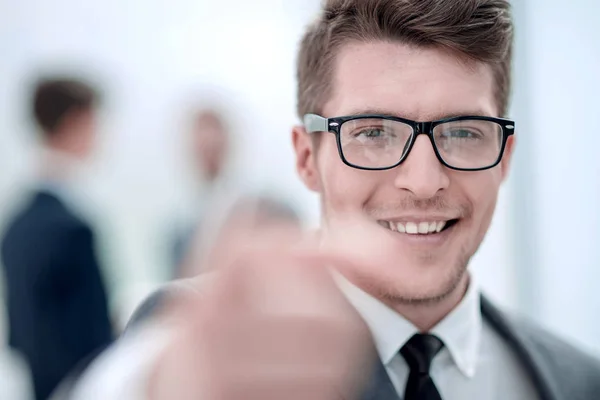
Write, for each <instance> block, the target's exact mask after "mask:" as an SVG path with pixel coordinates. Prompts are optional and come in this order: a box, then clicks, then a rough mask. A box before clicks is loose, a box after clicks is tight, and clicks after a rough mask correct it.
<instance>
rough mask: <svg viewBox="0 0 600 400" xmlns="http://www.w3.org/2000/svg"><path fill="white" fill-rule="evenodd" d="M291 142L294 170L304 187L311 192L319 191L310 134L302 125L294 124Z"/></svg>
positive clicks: (315, 155) (319, 186)
mask: <svg viewBox="0 0 600 400" xmlns="http://www.w3.org/2000/svg"><path fill="white" fill-rule="evenodd" d="M292 144H293V146H294V151H295V153H296V171H297V172H298V175H299V176H300V179H301V180H302V182H304V184H305V185H306V187H307V188H308V189H310V190H312V191H313V192H320V191H321V184H320V180H319V174H318V170H317V152H316V149H315V148H314V143H313V140H312V139H311V137H310V134H309V133H307V132H306V129H304V127H303V126H300V125H298V126H295V127H294V129H293V130H292Z"/></svg>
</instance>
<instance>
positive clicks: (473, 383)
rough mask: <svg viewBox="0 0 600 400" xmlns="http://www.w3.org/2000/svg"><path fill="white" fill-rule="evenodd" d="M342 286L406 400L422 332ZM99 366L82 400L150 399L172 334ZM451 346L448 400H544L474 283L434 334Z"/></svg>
mask: <svg viewBox="0 0 600 400" xmlns="http://www.w3.org/2000/svg"><path fill="white" fill-rule="evenodd" d="M337 278H338V279H336V280H337V281H338V284H339V285H340V288H341V290H342V291H343V292H344V294H345V295H346V297H347V298H348V299H349V301H350V302H351V303H352V304H353V305H354V307H355V308H356V309H357V311H358V312H359V314H360V315H361V316H362V317H363V319H364V320H365V322H366V324H367V325H368V326H369V328H370V330H371V333H372V335H373V337H374V340H375V345H376V348H377V351H378V353H379V357H380V359H381V361H382V363H383V364H384V366H385V368H386V370H387V372H388V374H389V377H390V380H391V381H392V383H393V385H394V387H395V388H396V392H397V393H398V397H399V399H400V400H402V399H403V397H404V388H405V386H406V382H407V379H408V375H409V368H408V365H407V364H406V362H405V361H404V358H403V357H402V356H401V355H400V354H399V351H400V349H401V348H402V346H404V344H405V343H406V342H407V341H408V340H409V339H410V338H411V337H412V336H413V335H414V334H416V333H418V329H417V328H416V327H415V326H414V325H412V324H411V323H410V322H409V321H407V320H406V319H405V318H403V317H402V316H401V315H400V314H398V313H396V312H395V311H393V310H392V309H390V308H389V307H387V306H386V305H384V304H383V303H382V302H380V301H379V300H377V299H375V298H374V297H372V296H370V295H369V294H367V293H365V292H364V291H362V290H361V289H359V288H358V287H356V286H354V285H352V284H351V283H350V282H348V281H347V280H345V279H343V278H341V277H340V276H337ZM134 333H135V334H134V335H130V336H128V337H126V338H125V340H122V341H121V342H120V343H118V344H117V345H116V347H115V348H113V349H112V350H111V351H109V352H108V353H107V354H105V355H104V357H102V358H101V359H100V360H99V361H98V362H96V363H95V364H94V365H93V366H92V368H91V370H90V371H89V372H88V373H87V374H86V376H85V377H84V378H83V379H82V381H81V382H80V384H79V387H78V388H77V390H76V392H75V396H74V400H95V399H98V400H100V399H107V398H123V399H129V400H142V399H145V398H146V397H145V396H144V388H145V387H146V383H147V379H148V373H149V367H150V366H151V365H152V363H153V361H154V360H156V358H157V357H158V354H159V353H160V351H161V350H162V349H163V348H164V346H165V344H166V343H168V340H169V333H168V330H167V329H165V328H163V329H158V328H157V327H153V326H152V325H149V326H146V327H143V328H142V329H140V330H139V332H134ZM430 333H432V334H434V335H436V336H437V337H439V338H440V339H441V340H442V341H443V342H444V345H445V346H444V348H443V349H442V350H441V351H440V353H439V354H438V355H437V356H436V357H435V358H434V360H433V362H432V365H431V370H430V374H431V377H432V379H433V381H434V382H435V384H436V387H437V389H438V391H439V393H440V395H441V397H442V399H444V400H469V399H473V400H483V399H485V400H506V399H511V400H534V399H538V398H539V396H538V395H537V393H536V390H535V388H534V386H533V383H532V382H531V380H530V378H529V377H528V376H527V374H526V371H525V370H524V368H523V367H522V366H521V364H520V363H519V361H518V359H517V358H516V355H515V354H514V351H513V350H512V349H511V348H510V347H509V346H508V345H507V344H506V343H505V341H504V340H503V339H502V338H501V337H500V336H499V335H498V334H497V333H496V332H495V331H494V329H493V328H492V327H491V326H489V325H488V324H487V323H486V322H485V321H483V319H482V316H481V309H480V300H479V289H478V287H477V283H476V281H475V280H474V279H473V278H472V279H471V283H470V285H469V288H468V290H467V293H466V294H465V296H464V298H463V300H462V301H461V302H460V303H459V305H458V306H457V307H456V308H455V309H454V310H453V311H452V312H451V313H450V314H448V315H447V316H446V317H445V318H444V319H443V320H442V321H441V322H440V323H439V324H438V325H437V326H435V327H434V328H433V329H432V330H431V332H430Z"/></svg>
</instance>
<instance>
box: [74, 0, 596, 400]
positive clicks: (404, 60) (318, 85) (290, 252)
mask: <svg viewBox="0 0 600 400" xmlns="http://www.w3.org/2000/svg"><path fill="white" fill-rule="evenodd" d="M323 7H324V9H323V11H322V13H321V15H320V17H319V19H318V20H317V21H316V22H315V24H314V25H312V26H311V27H310V28H309V30H308V32H307V33H306V35H305V37H304V39H303V41H302V44H301V48H300V56H299V61H298V89H299V90H298V111H299V116H300V117H301V118H302V119H303V121H304V124H303V125H302V126H298V127H296V128H295V129H294V130H293V144H294V149H295V151H296V161H297V162H296V165H297V169H298V173H299V175H300V177H301V179H302V181H303V182H304V183H305V184H306V186H307V187H308V188H309V189H310V190H313V191H316V192H318V193H319V194H320V197H321V205H322V214H323V218H322V227H321V229H320V231H319V235H318V238H317V239H316V241H317V243H318V244H317V245H315V244H314V243H312V242H311V241H310V240H308V239H306V238H305V240H304V241H303V242H301V244H297V243H298V242H297V241H295V240H294V238H295V237H294V234H293V233H289V232H288V233H287V234H286V231H285V229H284V228H283V227H280V229H274V228H273V227H272V226H270V228H269V229H265V232H262V234H261V232H257V231H256V229H255V230H247V231H244V229H243V226H244V218H243V217H240V218H239V224H237V225H238V226H237V227H236V228H235V229H234V228H230V229H231V232H229V240H228V241H227V240H224V239H223V240H222V241H221V242H220V243H219V244H218V245H217V247H216V249H215V251H214V254H212V256H211V257H210V258H209V259H208V262H209V265H210V266H211V267H214V268H215V269H216V271H215V273H214V274H212V276H211V277H205V278H201V279H196V280H190V281H187V282H183V283H180V284H177V285H173V286H171V287H169V288H167V289H165V290H164V291H163V292H162V294H160V295H157V297H154V298H153V299H151V300H150V301H149V302H148V303H147V304H146V305H145V306H144V307H142V308H141V311H140V312H139V313H138V314H137V316H136V320H142V319H144V318H145V316H147V315H148V314H149V313H150V309H151V308H154V307H153V305H154V304H155V303H156V299H157V298H158V297H159V296H162V297H163V298H164V296H167V297H170V298H174V299H175V301H174V302H173V303H172V306H171V307H172V308H171V309H165V315H164V316H162V317H157V318H155V319H154V320H153V322H152V323H151V324H149V325H146V326H143V325H140V326H139V329H138V330H137V332H135V330H134V331H132V336H131V337H130V339H129V340H130V341H129V344H127V345H126V344H124V345H123V348H122V349H116V350H115V351H114V353H113V354H112V355H109V356H107V359H106V360H105V363H106V365H105V366H99V367H98V368H97V370H96V373H95V374H91V375H90V376H89V377H88V382H87V383H85V382H84V384H83V385H82V387H85V386H87V387H88V390H89V389H90V388H94V387H95V385H97V387H103V388H104V389H105V390H106V391H107V392H106V394H107V395H108V394H109V393H127V395H128V396H132V397H130V398H149V399H168V398H178V399H182V398H185V399H203V400H206V399H209V400H212V399H239V398H245V399H248V398H251V399H254V398H256V399H259V398H260V399H281V398H285V399H338V398H345V399H365V400H366V399H369V400H383V399H405V400H416V399H427V400H433V399H435V400H438V399H445V400H448V399H450V400H452V399H461V400H462V399H582V400H583V399H588V398H593V397H595V396H596V395H597V392H598V390H600V383H599V382H600V363H598V361H596V360H594V359H593V358H591V357H589V356H587V355H585V354H583V353H582V352H580V351H578V350H576V349H575V348H572V347H571V346H569V345H567V344H565V343H563V342H562V341H560V340H559V339H557V338H555V337H554V336H552V335H550V334H548V333H546V332H544V331H543V330H541V329H538V328H536V327H535V326H532V325H530V324H528V323H526V322H523V321H519V320H516V319H513V318H512V317H510V316H508V315H506V314H504V313H503V312H502V311H500V310H498V309H497V308H496V307H495V306H494V305H493V304H491V303H490V302H489V301H488V300H487V299H486V298H485V297H483V296H481V295H480V293H479V288H478V286H477V281H476V279H475V277H474V276H473V275H472V274H470V273H469V272H468V263H469V259H470V258H471V257H472V256H473V254H474V253H475V252H476V250H477V248H478V247H479V245H480V244H481V242H482V240H483V237H484V235H485V233H486V231H487V230H488V227H489V224H490V221H491V219H492V215H493V212H494V208H495V205H496V200H497V195H498V190H499V187H500V185H501V183H502V182H503V180H504V179H505V177H506V175H507V173H508V170H509V164H510V158H511V155H512V152H513V147H514V130H515V126H514V123H513V122H512V121H510V120H507V119H502V118H501V117H503V116H504V115H505V114H506V111H507V107H508V106H507V103H508V97H509V88H510V67H511V48H512V36H513V27H512V21H511V15H510V5H509V3H508V1H506V0H478V1H475V0H329V1H326V2H325V4H324V6H323ZM296 239H297V237H296ZM313 239H314V238H313ZM328 267H330V268H329V269H328ZM329 270H333V271H335V272H333V274H332V275H333V277H334V281H335V283H336V284H333V283H332V282H331V279H328V277H330V276H331V275H329V274H328V273H327V272H326V271H329ZM338 288H339V289H341V291H340V290H339V289H338ZM340 292H341V293H343V294H344V296H340ZM346 300H347V301H348V302H349V303H351V304H352V305H353V306H354V307H347V305H348V303H347V302H346ZM354 311H357V312H358V315H360V317H361V318H357V315H356V314H355V313H354ZM169 318H172V320H169ZM361 321H364V323H365V324H366V326H368V328H369V331H370V333H371V335H372V339H373V342H374V344H375V347H376V350H377V355H378V357H377V358H376V362H375V368H374V372H370V371H371V370H369V369H368V368H366V366H367V365H368V360H369V355H368V354H369V351H368V350H369V340H368V339H367V338H366V336H368V335H365V330H364V329H363V325H362V324H361ZM175 323H177V324H178V325H175ZM171 324H173V325H171ZM172 326H177V327H178V329H176V330H175V331H167V332H166V333H164V329H166V328H167V327H172ZM158 327H162V328H163V332H161V331H159V329H158ZM159 333H161V334H160V335H159ZM163 333H164V334H163ZM137 335H139V336H137ZM134 337H137V340H135V339H134ZM150 350H151V351H150ZM134 354H137V356H136V357H137V358H136V360H137V361H136V363H137V365H133V363H132V362H131V361H129V362H127V359H129V360H131V357H132V355H134ZM142 360H143V361H142ZM123 363H126V364H128V366H127V367H122V368H123V370H122V371H119V372H118V373H116V374H115V376H110V374H107V373H106V371H107V370H108V369H110V368H111V367H113V368H114V367H115V366H116V365H121V366H123V365H124V364H123ZM142 365H143V366H142ZM103 370H104V371H105V372H104V373H103ZM117 374H118V375H119V376H124V375H125V376H127V377H128V378H127V379H120V380H119V379H118V378H117V377H116V375H117ZM94 382H95V383H94ZM133 382H135V383H133ZM363 384H364V386H363ZM109 387H112V388H113V389H112V390H119V391H115V392H110V390H109V389H108V388H109ZM127 390H128V392H126V391H127ZM81 393H82V394H83V393H85V390H82V392H81ZM88 393H92V392H88ZM136 396H137V397H136ZM82 398H83V397H82Z"/></svg>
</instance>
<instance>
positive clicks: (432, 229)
mask: <svg viewBox="0 0 600 400" xmlns="http://www.w3.org/2000/svg"><path fill="white" fill-rule="evenodd" d="M436 229H437V222H431V223H430V224H429V230H428V232H429V233H433V232H435V230H436Z"/></svg>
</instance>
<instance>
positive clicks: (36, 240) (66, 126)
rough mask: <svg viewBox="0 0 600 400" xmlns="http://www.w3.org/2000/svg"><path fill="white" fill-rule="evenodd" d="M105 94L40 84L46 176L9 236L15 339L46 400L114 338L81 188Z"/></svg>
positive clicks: (37, 100)
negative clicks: (78, 180) (98, 109)
mask: <svg viewBox="0 0 600 400" xmlns="http://www.w3.org/2000/svg"><path fill="white" fill-rule="evenodd" d="M97 101H98V94H97V93H96V90H95V89H93V88H92V87H90V86H89V85H88V84H86V83H84V82H80V81H78V80H73V79H64V78H50V79H43V80H41V81H40V82H39V83H38V84H37V85H36V86H35V88H34V95H33V102H32V103H33V104H32V114H33V116H34V118H35V121H36V122H37V124H38V126H39V128H40V133H41V139H42V142H43V157H42V159H41V160H40V165H39V174H38V175H39V179H38V182H37V187H36V188H35V190H34V191H33V193H31V201H29V202H27V204H26V205H25V206H24V207H23V209H22V210H21V211H20V212H19V213H18V214H17V215H16V216H15V218H14V219H13V220H12V222H11V223H10V224H9V226H8V229H7V231H6V235H5V236H4V238H3V241H2V262H3V266H4V274H5V278H6V289H7V306H8V322H9V344H10V346H11V347H13V348H15V349H16V350H18V351H19V352H20V353H21V354H23V356H24V357H25V359H26V361H27V364H28V366H29V367H30V369H31V372H32V377H33V383H34V387H35V398H36V399H38V400H46V399H47V398H48V396H50V394H51V393H52V391H53V390H54V389H55V388H56V387H57V385H58V384H59V382H61V380H63V379H64V378H65V376H67V374H69V373H70V372H71V371H72V370H73V369H74V368H76V367H78V366H82V363H85V360H86V359H89V357H90V356H92V355H93V354H94V353H97V352H99V351H100V349H101V348H103V347H106V346H107V345H108V344H109V343H110V342H111V339H112V327H111V322H110V319H109V313H108V306H107V298H106V292H105V288H104V283H103V280H102V277H101V271H100V268H99V266H98V261H97V258H96V255H95V250H94V236H93V232H92V228H91V227H90V225H89V224H88V222H86V221H85V218H84V217H83V216H82V215H81V212H80V210H81V209H82V205H81V204H80V203H81V202H79V201H77V198H78V196H77V194H76V193H77V188H76V187H75V182H76V179H75V177H76V176H77V174H78V170H79V168H80V165H81V164H82V163H83V162H84V161H85V160H86V159H87V158H88V157H89V156H90V155H91V153H92V150H93V148H94V142H95V139H96V107H97Z"/></svg>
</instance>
